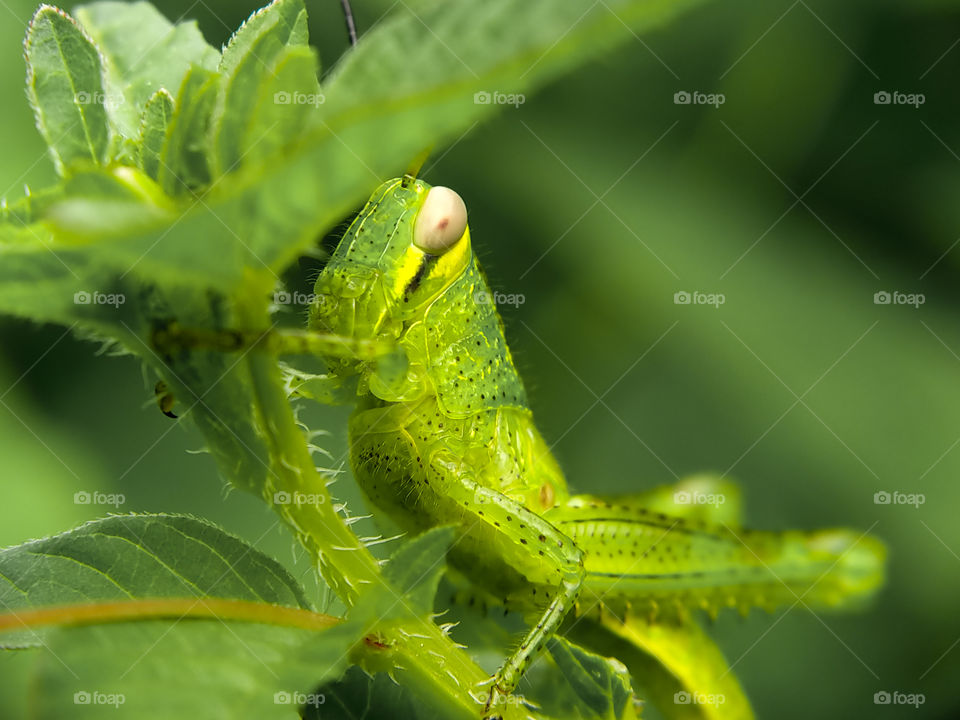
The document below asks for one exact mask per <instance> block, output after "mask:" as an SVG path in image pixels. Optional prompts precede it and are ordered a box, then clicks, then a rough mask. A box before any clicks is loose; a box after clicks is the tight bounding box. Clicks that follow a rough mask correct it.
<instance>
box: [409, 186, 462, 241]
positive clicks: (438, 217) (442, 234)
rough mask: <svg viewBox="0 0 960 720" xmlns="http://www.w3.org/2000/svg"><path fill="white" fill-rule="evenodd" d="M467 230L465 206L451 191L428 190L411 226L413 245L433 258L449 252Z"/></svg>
mask: <svg viewBox="0 0 960 720" xmlns="http://www.w3.org/2000/svg"><path fill="white" fill-rule="evenodd" d="M466 229H467V206H466V205H464V204H463V198H461V197H460V196H459V195H457V194H456V193H455V192H454V191H453V190H451V189H450V188H445V187H441V186H439V185H438V186H437V187H433V188H430V192H428V193H427V197H425V198H424V200H423V206H422V207H421V208H420V214H419V215H417V219H416V220H415V221H414V223H413V242H414V243H415V244H416V246H417V247H418V248H420V249H421V250H424V251H425V252H428V253H430V254H432V255H439V254H440V253H443V252H446V251H447V250H449V249H450V248H451V247H452V246H453V245H454V244H455V243H456V242H457V240H459V239H460V238H461V237H462V236H463V231H464V230H466Z"/></svg>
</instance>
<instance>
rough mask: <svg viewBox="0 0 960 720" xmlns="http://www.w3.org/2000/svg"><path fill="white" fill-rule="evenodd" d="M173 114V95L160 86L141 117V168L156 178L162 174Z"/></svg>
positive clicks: (148, 101) (139, 162) (139, 160)
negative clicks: (164, 149) (164, 150)
mask: <svg viewBox="0 0 960 720" xmlns="http://www.w3.org/2000/svg"><path fill="white" fill-rule="evenodd" d="M172 116H173V96H172V95H171V94H170V93H169V92H167V91H166V89H164V88H160V89H159V90H157V91H156V92H155V93H154V94H153V95H151V96H150V99H149V100H147V104H146V106H145V107H144V109H143V115H142V117H141V118H140V157H139V158H138V164H139V165H140V168H141V169H142V170H143V171H144V172H145V173H146V174H147V175H149V176H150V177H152V178H153V179H154V180H156V179H157V178H158V177H159V175H160V155H161V153H162V152H163V146H164V143H165V142H166V139H167V127H168V126H169V125H170V119H171V117H172Z"/></svg>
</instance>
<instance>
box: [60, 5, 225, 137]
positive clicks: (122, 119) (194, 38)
mask: <svg viewBox="0 0 960 720" xmlns="http://www.w3.org/2000/svg"><path fill="white" fill-rule="evenodd" d="M73 14H74V16H75V17H76V18H77V20H78V21H79V23H80V25H81V26H82V27H83V29H84V30H85V31H86V32H87V34H88V35H89V36H90V37H91V38H93V41H94V42H95V43H96V44H97V46H98V47H99V49H100V52H101V54H102V57H103V59H104V79H105V84H106V93H107V95H108V96H109V97H110V98H112V100H113V101H112V102H110V103H109V104H108V105H107V111H108V114H109V116H110V121H111V123H112V125H113V127H114V129H115V130H116V131H117V132H118V133H119V134H120V135H122V136H123V137H125V138H128V139H130V140H136V139H137V138H138V133H139V129H140V116H141V113H142V112H143V110H144V107H145V106H146V104H147V101H148V100H149V99H150V98H151V97H152V96H153V95H154V94H155V93H156V92H157V91H158V90H160V89H161V88H163V89H165V90H167V91H168V92H170V93H174V92H176V91H177V89H178V88H179V87H180V84H181V83H182V82H183V78H184V76H185V75H186V74H187V71H188V70H189V68H190V67H191V66H197V67H200V68H205V69H207V70H211V71H212V70H214V69H216V67H217V62H218V60H219V59H220V54H219V53H218V52H217V51H216V50H214V49H213V48H212V47H210V46H209V45H208V44H207V43H206V41H205V40H204V39H203V36H202V35H201V34H200V30H199V29H198V28H197V24H196V22H194V21H189V22H184V23H178V24H176V25H174V24H172V23H171V22H170V21H169V20H167V19H166V18H165V17H164V16H163V15H162V14H160V12H159V11H158V10H157V9H156V8H155V7H153V5H151V4H150V3H149V2H135V3H126V2H95V3H91V4H89V5H81V6H79V7H77V8H76V9H75V10H74V11H73Z"/></svg>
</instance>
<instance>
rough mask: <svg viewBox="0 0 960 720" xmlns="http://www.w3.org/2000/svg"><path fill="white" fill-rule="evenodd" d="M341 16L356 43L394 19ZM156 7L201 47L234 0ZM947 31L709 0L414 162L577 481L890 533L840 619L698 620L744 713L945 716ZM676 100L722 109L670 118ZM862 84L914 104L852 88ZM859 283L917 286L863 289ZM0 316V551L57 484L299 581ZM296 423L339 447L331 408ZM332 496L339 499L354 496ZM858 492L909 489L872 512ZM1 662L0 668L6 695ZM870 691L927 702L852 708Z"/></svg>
mask: <svg viewBox="0 0 960 720" xmlns="http://www.w3.org/2000/svg"><path fill="white" fill-rule="evenodd" d="M354 2H355V5H356V6H357V7H356V12H357V15H358V25H359V27H360V28H361V31H362V30H364V29H368V28H370V27H371V26H372V25H373V24H374V23H375V22H376V21H377V19H378V17H379V16H380V13H381V12H383V11H384V10H385V9H386V8H388V7H389V6H390V3H387V2H379V1H378V2H370V1H368V0H354ZM157 5H158V6H159V7H160V9H161V10H162V11H164V12H165V13H166V14H167V15H168V17H170V18H171V19H178V18H180V17H181V16H184V15H185V16H186V17H191V18H195V19H197V20H198V21H199V23H200V26H201V28H202V30H203V32H204V34H205V35H206V37H207V39H208V40H209V41H210V42H211V43H212V44H214V45H219V44H220V43H222V42H224V41H225V40H226V39H227V38H228V36H229V33H230V31H231V30H232V29H233V28H235V27H236V26H237V25H239V23H240V22H241V21H242V20H243V19H244V18H245V17H246V15H247V14H249V12H250V11H251V10H253V9H255V8H256V6H257V3H247V2H235V1H234V2H226V1H225V0H222V1H217V0H206V2H201V3H193V2H189V1H188V0H180V1H177V2H164V1H160V2H158V3H157ZM35 7H36V4H35V3H34V2H28V1H25V0H5V1H4V3H3V6H2V7H0V14H2V15H3V16H4V19H3V21H2V22H0V97H3V99H4V102H3V108H4V109H3V112H2V114H0V137H3V139H4V151H3V161H2V162H0V191H4V194H5V195H6V197H7V198H9V199H14V198H16V197H19V196H20V195H21V194H22V192H23V186H24V185H25V184H29V185H31V186H34V187H39V186H43V185H45V184H48V183H50V182H52V181H53V177H54V176H53V170H52V166H51V164H50V163H49V161H48V160H47V158H46V157H45V155H44V151H43V146H42V143H41V140H40V137H39V135H38V134H37V133H36V132H35V130H34V128H33V123H32V117H31V114H30V110H29V108H28V105H27V102H26V99H25V97H24V94H23V76H24V68H23V61H22V58H21V42H22V38H23V34H24V30H25V25H26V22H27V20H28V19H29V17H30V15H31V14H32V12H33V10H34V9H35ZM308 7H310V9H311V12H312V15H311V37H312V38H313V39H314V42H315V43H316V44H317V45H318V47H319V49H320V52H321V55H322V57H323V61H324V70H325V71H327V70H329V68H330V67H331V66H332V65H333V63H334V62H335V60H336V58H337V56H338V55H339V54H340V53H341V52H343V50H344V49H345V40H344V37H343V35H344V33H343V29H342V18H341V17H340V15H339V10H338V3H336V2H335V1H334V0H324V1H323V2H322V3H321V2H317V1H315V0H314V1H308ZM626 32H627V31H626V29H624V33H626ZM958 40H960V12H958V7H957V4H956V3H948V2H944V1H942V0H926V1H924V2H913V3H909V4H908V3H890V2H881V3H877V2H865V1H863V0H858V1H856V2H849V3H843V4H842V6H838V5H837V4H835V3H829V2H825V1H824V0H816V1H810V2H805V1H804V0H798V2H793V3H791V2H789V1H788V0H777V2H774V3H766V4H763V5H762V6H758V5H757V4H755V3H748V2H744V1H742V0H738V1H737V2H725V3H706V4H704V5H703V6H701V7H699V8H697V9H695V10H694V11H693V12H690V13H688V14H685V15H683V16H682V17H681V18H680V19H679V20H678V21H676V22H674V23H672V24H670V25H669V26H668V27H665V28H663V29H660V30H658V31H656V32H653V33H649V34H645V35H643V36H642V37H641V38H633V37H629V38H628V39H627V41H626V42H625V44H624V45H622V47H621V49H620V50H618V51H617V52H616V53H614V54H612V55H608V56H605V57H603V58H602V59H600V60H598V61H596V62H594V63H593V64H591V65H588V66H587V67H585V68H583V69H581V70H579V71H577V72H576V73H574V74H572V75H570V76H567V77H565V78H563V79H561V80H560V81H558V82H556V83H554V84H553V85H552V86H550V87H549V88H547V89H546V90H544V91H542V92H540V93H539V94H537V95H535V96H531V97H528V98H527V100H526V102H525V103H524V104H523V105H522V106H520V107H519V108H513V107H509V106H508V107H505V108H504V109H502V111H501V112H500V113H499V115H497V117H496V118H495V119H494V120H493V121H491V122H488V123H486V124H483V125H478V126H476V127H473V128H471V129H470V130H469V131H468V132H467V133H465V134H464V136H463V137H462V138H461V139H460V140H459V141H458V142H457V143H456V144H455V145H454V146H453V147H452V148H451V149H438V150H437V151H436V152H435V153H434V156H433V158H432V159H431V160H430V161H428V164H427V170H426V173H425V177H426V179H427V180H428V181H430V182H433V183H438V184H445V185H449V186H451V187H454V188H456V189H457V190H458V191H459V192H460V193H461V194H462V195H463V197H464V198H465V200H466V202H467V206H468V208H469V210H470V214H471V228H472V233H473V238H474V244H475V247H476V250H477V252H478V253H479V255H480V258H481V260H482V261H483V263H484V265H485V267H486V269H487V271H488V274H489V276H490V280H491V284H492V286H493V288H494V290H495V291H497V292H501V293H504V294H520V295H522V296H523V300H524V302H523V303H522V304H520V305H516V306H512V305H504V306H502V307H501V309H502V311H503V315H504V319H505V322H506V326H507V333H508V339H509V341H510V344H511V347H512V349H513V352H514V355H515V357H516V359H517V361H518V362H519V365H520V367H521V371H522V374H523V376H524V378H525V380H526V383H527V385H528V388H529V390H530V395H531V397H532V403H533V407H534V411H535V413H536V415H537V417H538V418H539V423H540V427H541V430H542V431H543V433H544V435H545V436H546V437H547V438H548V439H549V440H550V441H551V442H555V443H556V445H555V450H556V452H557V454H558V456H559V458H560V460H561V462H562V464H563V466H564V468H565V469H566V471H567V473H568V477H569V479H570V482H571V484H572V485H573V486H574V487H575V489H577V490H579V491H586V492H630V491H632V490H636V489H639V488H644V487H649V486H652V485H655V484H660V483H664V482H669V481H672V480H673V479H674V477H675V476H683V475H685V474H688V473H692V472H697V471H702V470H713V471H717V472H725V473H727V474H729V475H730V476H731V477H734V478H736V479H737V480H739V481H740V482H741V483H742V485H743V488H744V494H745V497H746V501H747V514H748V521H749V524H750V525H752V526H756V527H762V528H772V529H782V528H789V527H803V528H809V527H816V526H828V525H851V526H855V527H859V528H862V529H868V528H869V529H871V530H872V532H874V533H875V534H877V535H879V536H880V537H882V538H883V539H885V540H886V541H887V543H888V544H889V547H890V578H889V583H888V585H887V587H886V588H885V590H884V591H883V592H882V593H881V595H880V596H879V598H878V600H877V602H876V603H875V604H874V606H873V607H872V608H871V609H870V610H869V611H867V612H865V613H862V614H856V615H848V616H831V615H822V616H820V617H814V616H812V615H810V614H809V613H806V612H805V611H803V610H802V609H798V608H793V609H792V610H790V611H788V612H786V613H779V614H777V615H776V616H774V617H771V616H768V615H765V614H764V613H760V612H757V613H754V614H752V615H751V616H750V617H749V618H748V619H746V620H741V619H740V618H739V617H737V616H735V615H732V614H730V615H724V616H722V617H721V619H720V620H719V621H718V622H717V623H716V624H715V626H714V634H715V636H716V637H717V638H718V639H719V640H720V642H721V644H722V646H723V648H724V650H725V652H726V653H727V655H728V657H729V658H730V660H731V662H733V663H734V665H735V668H736V671H737V672H738V673H739V675H740V676H741V678H742V681H743V683H744V685H745V686H746V689H747V691H748V693H749V695H750V696H751V698H752V699H753V701H754V703H755V705H756V709H757V712H758V716H759V717H762V718H772V717H777V718H784V719H787V718H808V717H845V716H852V717H867V716H869V717H916V718H935V717H943V718H946V717H956V716H957V713H958V712H960V695H958V692H957V690H956V683H955V679H956V677H957V674H958V672H960V615H958V613H957V612H956V609H955V608H956V600H957V598H958V597H960V555H958V553H960V523H958V522H957V521H956V512H957V511H956V508H957V505H958V500H960V489H958V486H957V483H956V479H957V477H958V474H960V449H958V447H957V446H958V445H960V325H958V322H957V317H958V315H960V291H958V290H957V286H956V282H955V278H956V277H957V272H958V268H960V204H958V203H957V202H956V200H955V198H956V196H957V193H958V191H960V179H958V173H957V170H958V165H960V155H958V154H960V125H958V123H957V122H956V117H957V109H958V102H960V101H958V95H957V91H956V87H955V78H956V76H957V70H958V67H960V46H958ZM384 72H390V69H389V68H385V69H384ZM490 90H491V91H493V90H502V91H504V92H510V91H511V89H510V88H490ZM679 91H687V92H691V93H693V92H695V91H698V92H702V93H722V94H723V95H724V98H725V102H724V103H723V104H722V105H721V106H720V107H718V108H717V107H713V106H710V105H694V104H676V103H675V102H674V94H675V93H677V92H679ZM881 91H886V92H889V93H894V92H901V93H905V94H911V93H922V94H923V96H924V102H923V104H922V105H920V106H919V107H915V106H912V105H897V104H886V105H884V104H876V103H875V102H874V95H875V93H877V92H881ZM322 171H323V169H322V168H318V172H322ZM798 198H799V199H798ZM317 267H318V263H317V261H314V260H304V261H302V263H301V264H300V266H299V267H297V268H293V269H291V272H290V275H289V281H290V284H291V285H292V286H293V287H296V288H297V289H303V290H308V289H309V278H310V276H311V275H312V274H313V273H315V271H316V269H317ZM883 291H885V292H890V293H892V292H894V291H899V292H902V293H921V294H922V295H923V297H924V300H925V302H924V303H923V304H922V305H921V306H920V307H913V306H910V305H895V304H887V305H884V304H875V302H874V295H875V293H878V292H883ZM678 292H689V293H693V292H701V293H722V294H723V296H724V299H725V302H724V303H723V304H722V305H721V306H719V307H713V306H710V305H693V304H689V305H684V304H676V303H675V293H678ZM0 331H2V338H3V339H2V358H0V376H2V377H0V400H2V405H0V432H2V438H3V440H2V448H3V458H4V464H3V467H4V471H3V488H4V496H5V501H4V502H3V503H0V545H8V544H14V543H18V542H22V541H24V540H26V539H28V538H32V537H37V536H41V535H44V534H49V533H53V532H57V531H61V530H65V529H67V528H69V527H72V526H73V525H75V524H77V523H79V522H81V521H83V520H86V519H90V518H94V517H98V516H101V515H103V514H105V513H107V512H108V511H112V510H114V508H111V507H103V506H93V505H77V504H74V502H73V496H74V493H75V492H77V491H79V490H88V491H92V490H99V491H101V492H118V493H123V494H124V495H125V503H124V504H123V505H122V506H120V507H118V508H117V510H118V511H178V512H190V513H194V514H196V515H199V516H202V517H206V518H209V519H211V520H213V521H214V522H217V523H219V524H221V525H223V526H224V527H226V528H227V529H228V530H230V531H232V532H234V533H237V534H239V535H241V536H243V537H244V538H246V539H247V540H249V541H251V542H255V543H256V545H257V547H259V548H261V549H262V550H264V551H265V552H267V553H269V554H271V555H273V556H275V557H277V558H278V559H280V560H281V561H282V562H284V563H286V564H287V565H289V566H290V567H291V568H295V569H296V571H297V573H298V574H300V575H301V576H302V577H304V579H305V581H308V582H310V583H312V582H313V581H312V580H311V579H310V573H309V568H308V566H307V565H306V564H305V563H303V562H302V560H303V559H302V558H298V557H297V553H296V551H293V550H292V547H293V544H292V542H291V540H290V538H289V536H288V535H287V534H286V533H285V532H284V531H283V530H282V529H281V528H280V527H278V526H277V525H276V522H275V520H274V518H273V516H272V515H271V514H270V513H269V512H268V511H267V510H266V508H264V507H263V506H262V505H261V504H260V503H259V501H257V500H256V499H255V498H253V497H245V496H241V495H240V494H238V493H227V491H226V490H225V489H224V487H223V483H222V481H221V480H219V479H218V477H217V475H216V470H215V468H214V466H213V463H212V461H211V460H210V458H209V457H207V456H202V455H201V456H196V455H190V454H188V453H187V452H186V451H187V450H189V449H194V448H199V447H200V446H201V444H202V443H201V440H200V438H199V437H198V436H197V434H196V433H195V432H194V431H193V430H191V429H190V428H189V426H188V425H187V424H185V423H177V424H174V423H171V422H170V421H169V420H167V418H164V417H163V416H162V415H161V414H160V413H159V412H158V411H157V409H156V406H155V405H154V404H153V398H152V387H151V386H150V383H149V382H148V381H146V380H145V378H144V377H143V375H142V373H141V370H140V367H139V364H138V362H137V361H135V360H134V359H132V358H130V357H126V358H109V357H102V356H97V352H96V351H97V349H98V346H96V345H94V344H91V343H87V342H83V341H80V340H78V339H76V338H75V336H74V335H72V334H71V333H69V332H65V329H64V328H60V327H36V326H34V325H31V324H29V323H25V322H21V321H18V320H12V319H2V320H0ZM311 417H312V418H313V421H314V422H317V423H321V424H322V426H325V427H328V428H329V429H330V430H331V431H332V433H333V435H332V436H331V438H330V444H329V446H330V448H331V450H332V452H333V455H334V459H333V461H334V462H335V461H340V460H342V458H343V449H344V432H345V424H344V415H343V413H342V412H340V411H336V412H332V411H329V410H321V411H318V412H317V413H316V414H315V415H314V416H311ZM335 489H336V490H337V491H338V492H339V493H340V494H341V495H343V496H346V497H350V498H354V500H353V501H352V502H354V503H355V502H357V500H356V492H355V491H354V490H353V489H352V488H351V487H349V482H344V483H341V484H339V485H337V486H335ZM879 491H887V492H894V491H900V492H905V493H923V495H924V496H925V500H926V502H925V503H924V504H923V505H922V506H920V507H913V506H910V505H894V504H889V505H883V504H876V503H875V502H874V495H875V493H877V492H879ZM26 665H27V662H25V661H24V660H23V658H11V657H8V656H7V655H2V656H0V690H2V691H3V694H4V695H5V696H8V697H10V698H13V695H12V694H11V692H10V689H11V688H10V686H11V685H13V684H15V683H17V682H19V681H20V680H19V679H20V678H22V677H23V676H24V675H23V674H24V673H25V672H26ZM4 678H5V679H4ZM878 691H888V692H894V691H900V692H904V693H923V694H924V696H925V703H924V704H923V705H922V706H921V707H919V708H918V709H914V708H913V707H906V708H905V707H902V706H901V707H893V706H890V707H885V706H877V705H875V704H874V693H876V692H878ZM14 707H15V706H14Z"/></svg>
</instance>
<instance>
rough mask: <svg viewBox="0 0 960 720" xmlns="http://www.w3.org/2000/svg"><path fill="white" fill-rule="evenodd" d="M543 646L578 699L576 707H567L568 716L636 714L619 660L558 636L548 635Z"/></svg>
mask: <svg viewBox="0 0 960 720" xmlns="http://www.w3.org/2000/svg"><path fill="white" fill-rule="evenodd" d="M547 647H548V648H549V650H550V655H551V656H552V657H553V660H554V662H555V663H556V664H557V667H558V668H559V669H560V672H562V673H563V676H564V677H565V678H566V679H567V682H568V683H570V685H571V687H572V688H573V690H574V691H575V692H576V694H577V698H578V700H579V702H578V706H577V707H575V708H569V709H568V715H567V716H568V717H569V716H578V717H583V718H598V719H600V718H603V720H628V719H630V718H636V713H635V711H634V702H633V688H632V687H631V684H630V674H629V673H628V672H627V669H626V668H625V667H624V666H623V664H622V663H621V662H620V661H618V660H615V659H613V658H605V657H601V656H599V655H595V654H594V653H592V652H589V651H587V650H585V649H584V648H582V647H580V646H578V645H575V644H573V643H572V642H570V641H569V640H566V639H565V638H563V637H560V636H555V637H553V638H551V639H550V642H549V643H548V645H547Z"/></svg>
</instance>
